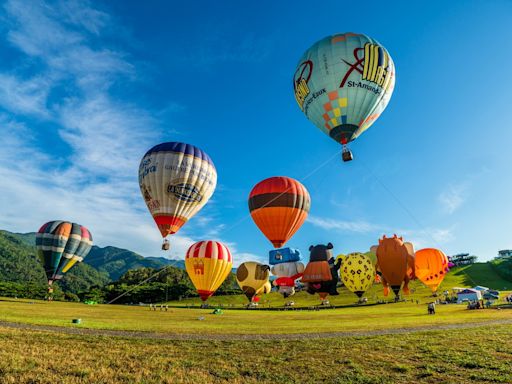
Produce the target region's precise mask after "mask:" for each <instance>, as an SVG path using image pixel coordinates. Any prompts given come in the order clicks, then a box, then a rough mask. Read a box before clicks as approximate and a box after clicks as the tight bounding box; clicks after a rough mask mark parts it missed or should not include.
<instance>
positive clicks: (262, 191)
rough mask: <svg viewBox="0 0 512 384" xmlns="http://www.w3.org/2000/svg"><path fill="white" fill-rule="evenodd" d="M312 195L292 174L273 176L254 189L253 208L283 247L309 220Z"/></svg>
mask: <svg viewBox="0 0 512 384" xmlns="http://www.w3.org/2000/svg"><path fill="white" fill-rule="evenodd" d="M310 205H311V199H310V196H309V193H308V191H307V190H306V188H305V187H304V186H303V185H302V184H301V183H299V182H298V181H297V180H294V179H291V178H289V177H282V176H281V177H271V178H268V179H265V180H263V181H261V182H259V183H258V184H256V186H255V187H254V188H253V189H252V191H251V193H250V195H249V211H250V213H251V216H252V218H253V220H254V222H255V224H256V225H257V226H258V228H259V229H260V231H261V232H262V233H263V234H264V235H265V236H266V237H267V239H269V240H270V242H271V243H272V244H273V245H274V247H275V248H279V247H282V246H283V245H284V244H285V243H286V242H287V241H288V240H289V239H290V238H291V237H292V236H293V235H294V234H295V232H296V231H297V230H298V229H299V228H300V227H301V225H302V224H303V223H304V221H305V220H306V217H307V215H308V212H309V209H310Z"/></svg>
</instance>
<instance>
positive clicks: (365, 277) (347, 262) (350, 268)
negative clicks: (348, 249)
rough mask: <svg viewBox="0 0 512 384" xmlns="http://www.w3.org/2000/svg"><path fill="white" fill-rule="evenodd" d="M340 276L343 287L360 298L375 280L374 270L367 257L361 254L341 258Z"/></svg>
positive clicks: (351, 254)
mask: <svg viewBox="0 0 512 384" xmlns="http://www.w3.org/2000/svg"><path fill="white" fill-rule="evenodd" d="M340 275H341V279H342V280H343V283H344V284H345V287H347V289H348V290H349V291H351V292H354V293H355V294H356V295H357V296H358V297H361V296H362V295H363V294H364V293H365V292H366V291H367V290H368V289H370V287H371V286H372V284H373V282H374V280H375V268H374V266H373V263H372V261H371V260H370V258H369V257H367V256H365V255H363V254H362V253H350V254H348V255H347V256H345V257H343V264H342V265H341V269H340Z"/></svg>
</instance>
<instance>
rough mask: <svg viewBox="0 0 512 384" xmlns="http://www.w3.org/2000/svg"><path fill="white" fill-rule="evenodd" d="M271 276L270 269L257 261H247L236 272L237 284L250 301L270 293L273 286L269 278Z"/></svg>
mask: <svg viewBox="0 0 512 384" xmlns="http://www.w3.org/2000/svg"><path fill="white" fill-rule="evenodd" d="M269 276H270V267H269V266H268V265H264V264H260V263H257V262H255V261H247V262H245V263H242V264H240V266H239V267H238V269H237V271H236V282H237V283H238V285H239V286H240V289H241V290H242V291H243V293H244V294H245V296H247V299H248V300H249V301H252V299H253V297H254V296H256V295H258V294H262V293H267V292H270V290H271V289H272V285H271V284H270V282H269V280H268V278H269Z"/></svg>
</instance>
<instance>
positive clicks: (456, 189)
mask: <svg viewBox="0 0 512 384" xmlns="http://www.w3.org/2000/svg"><path fill="white" fill-rule="evenodd" d="M466 195H467V186H466V185H450V186H448V187H447V188H446V189H445V190H443V191H442V192H441V193H440V194H439V198H438V199H439V202H440V203H441V206H442V207H443V209H444V210H445V211H446V212H447V213H449V214H452V213H454V212H455V211H456V210H457V209H459V208H460V207H461V206H462V204H464V202H465V200H466Z"/></svg>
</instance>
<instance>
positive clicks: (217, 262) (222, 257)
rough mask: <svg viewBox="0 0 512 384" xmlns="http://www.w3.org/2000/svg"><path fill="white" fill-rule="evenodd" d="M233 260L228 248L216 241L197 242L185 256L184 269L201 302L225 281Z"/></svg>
mask: <svg viewBox="0 0 512 384" xmlns="http://www.w3.org/2000/svg"><path fill="white" fill-rule="evenodd" d="M232 267H233V258H232V256H231V252H230V251H229V249H228V247H226V246H225V245H224V244H222V243H220V242H218V241H212V240H208V241H199V242H197V243H195V244H193V245H192V246H191V247H190V248H189V249H188V251H187V255H186V256H185V268H186V269H187V273H188V276H189V277H190V280H192V283H193V284H194V286H195V287H196V289H197V293H198V294H199V297H201V300H203V301H206V300H207V299H208V298H209V297H210V296H211V295H213V294H214V292H215V291H216V290H217V289H218V288H219V287H220V285H221V284H222V283H223V282H224V280H226V277H228V275H229V273H230V272H231V268H232Z"/></svg>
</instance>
